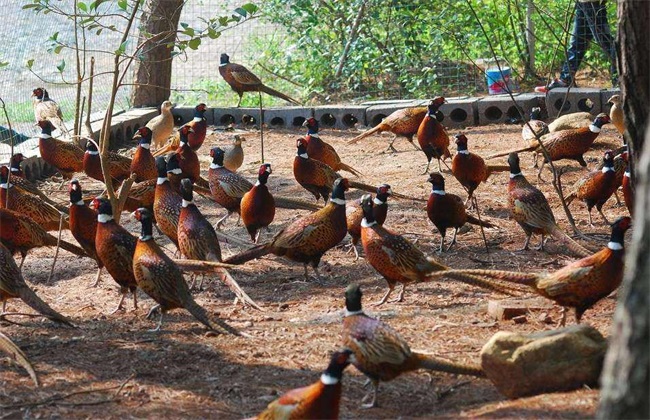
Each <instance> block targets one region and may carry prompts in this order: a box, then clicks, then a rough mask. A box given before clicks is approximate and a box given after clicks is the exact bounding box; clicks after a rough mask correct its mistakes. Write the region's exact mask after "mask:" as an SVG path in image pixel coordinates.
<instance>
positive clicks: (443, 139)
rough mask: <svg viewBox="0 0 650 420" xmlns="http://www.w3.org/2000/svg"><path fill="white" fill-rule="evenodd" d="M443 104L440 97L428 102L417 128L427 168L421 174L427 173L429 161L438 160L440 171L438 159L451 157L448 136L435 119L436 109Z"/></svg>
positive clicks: (439, 169) (443, 100)
mask: <svg viewBox="0 0 650 420" xmlns="http://www.w3.org/2000/svg"><path fill="white" fill-rule="evenodd" d="M445 102H447V101H446V100H445V98H443V97H442V96H438V97H436V98H434V99H433V100H432V101H429V105H428V106H427V114H426V115H425V116H424V119H423V120H422V123H420V127H419V128H418V132H417V136H418V143H419V144H420V148H421V149H422V151H423V152H424V154H425V156H426V157H427V167H426V169H425V170H424V172H423V174H426V173H427V172H429V165H431V159H433V158H434V157H435V158H436V159H438V171H442V169H441V168H440V159H447V158H450V157H451V152H449V135H448V134H447V131H446V130H445V127H443V126H442V124H440V122H438V120H437V119H436V113H437V112H438V109H439V108H440V106H441V105H442V104H444V103H445Z"/></svg>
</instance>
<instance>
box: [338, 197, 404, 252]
mask: <svg viewBox="0 0 650 420" xmlns="http://www.w3.org/2000/svg"><path fill="white" fill-rule="evenodd" d="M392 194H393V191H392V190H391V189H390V185H388V184H381V185H380V186H378V187H377V194H376V196H375V198H374V200H373V202H374V204H375V205H374V206H373V211H374V216H375V221H377V223H379V224H380V225H383V224H384V222H385V221H386V216H387V214H388V197H390V196H391V195H392ZM345 219H346V221H347V226H348V233H349V234H350V237H351V238H352V240H351V242H350V245H351V246H352V249H353V250H354V255H355V259H356V260H358V259H359V251H357V244H358V243H359V240H360V239H361V221H362V220H363V209H362V208H361V199H358V200H355V201H353V202H348V203H347V204H346V206H345Z"/></svg>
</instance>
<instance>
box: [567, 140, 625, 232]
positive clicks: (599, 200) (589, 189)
mask: <svg viewBox="0 0 650 420" xmlns="http://www.w3.org/2000/svg"><path fill="white" fill-rule="evenodd" d="M603 163H604V166H603V169H601V170H599V171H593V172H590V173H589V174H588V175H587V176H586V177H584V178H582V179H581V180H580V181H578V182H577V183H576V185H575V189H574V191H573V192H571V193H570V194H569V195H567V196H566V198H565V200H564V201H565V203H566V204H567V205H569V204H571V202H573V200H574V199H576V198H578V199H579V200H582V201H584V202H585V204H586V205H587V210H588V211H589V226H593V221H592V219H591V209H592V208H593V207H594V206H595V207H596V210H598V213H600V215H601V216H602V218H603V220H604V221H605V223H606V224H608V225H609V224H610V222H609V221H608V220H607V217H605V215H604V214H603V210H602V209H603V204H605V202H606V201H607V200H609V198H610V197H611V196H612V194H614V192H615V191H616V189H617V188H618V183H617V181H616V171H615V170H614V157H613V154H612V151H611V150H607V151H606V152H605V155H604V157H603Z"/></svg>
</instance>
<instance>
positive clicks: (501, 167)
mask: <svg viewBox="0 0 650 420" xmlns="http://www.w3.org/2000/svg"><path fill="white" fill-rule="evenodd" d="M487 170H488V176H489V175H491V174H493V173H494V172H507V171H509V170H510V166H508V165H487Z"/></svg>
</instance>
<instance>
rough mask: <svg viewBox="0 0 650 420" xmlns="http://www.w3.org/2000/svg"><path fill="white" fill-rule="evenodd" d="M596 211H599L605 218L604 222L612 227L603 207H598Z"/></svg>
mask: <svg viewBox="0 0 650 420" xmlns="http://www.w3.org/2000/svg"><path fill="white" fill-rule="evenodd" d="M596 209H597V210H598V213H600V215H601V217H602V218H603V220H604V221H605V223H606V224H607V225H608V226H609V225H611V223H609V220H607V217H605V214H604V213H603V209H602V207H601V208H598V207H596Z"/></svg>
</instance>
